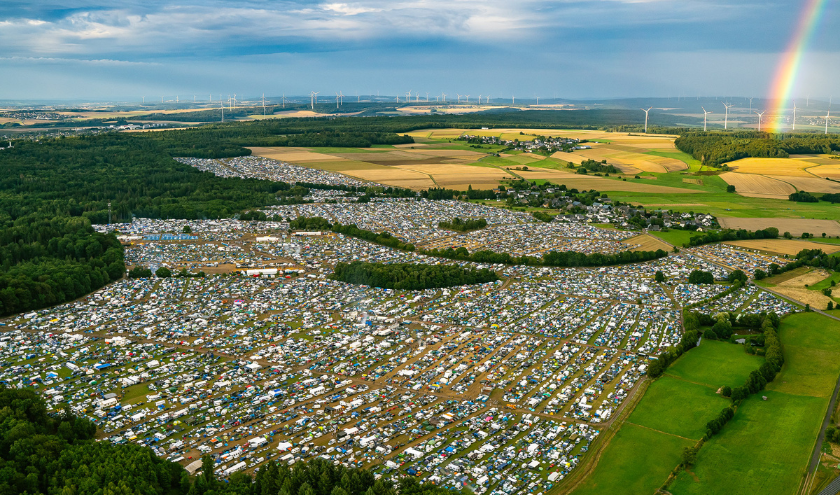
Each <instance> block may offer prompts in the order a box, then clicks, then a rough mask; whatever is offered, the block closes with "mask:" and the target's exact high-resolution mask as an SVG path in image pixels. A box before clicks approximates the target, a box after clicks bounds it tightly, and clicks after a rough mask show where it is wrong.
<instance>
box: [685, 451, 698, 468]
mask: <svg viewBox="0 0 840 495" xmlns="http://www.w3.org/2000/svg"><path fill="white" fill-rule="evenodd" d="M695 462H697V447H686V448H684V449H683V453H682V465H683V466H685V467H689V466H693V465H694V463H695Z"/></svg>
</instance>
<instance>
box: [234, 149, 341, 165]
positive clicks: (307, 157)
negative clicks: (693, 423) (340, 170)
mask: <svg viewBox="0 0 840 495" xmlns="http://www.w3.org/2000/svg"><path fill="white" fill-rule="evenodd" d="M248 149H250V150H251V154H253V155H254V156H263V157H265V158H271V159H273V160H279V161H281V162H291V163H298V162H314V161H336V160H342V159H343V158H342V157H340V156H338V155H327V154H325V153H318V152H315V151H312V150H309V149H307V148H286V147H279V148H248Z"/></svg>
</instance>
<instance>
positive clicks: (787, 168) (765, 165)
mask: <svg viewBox="0 0 840 495" xmlns="http://www.w3.org/2000/svg"><path fill="white" fill-rule="evenodd" d="M726 165H728V166H729V167H730V168H731V169H732V170H733V171H735V172H738V173H741V174H761V175H785V176H792V177H813V175H811V174H810V173H809V172H808V171H807V170H805V169H807V168H809V167H813V166H814V164H813V163H811V162H807V161H805V160H798V159H795V158H742V159H740V160H735V161H734V162H729V163H727V164H726ZM736 187H737V186H736Z"/></svg>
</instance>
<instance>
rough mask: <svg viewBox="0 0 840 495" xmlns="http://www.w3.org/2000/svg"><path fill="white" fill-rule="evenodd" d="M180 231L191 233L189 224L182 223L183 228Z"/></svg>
mask: <svg viewBox="0 0 840 495" xmlns="http://www.w3.org/2000/svg"><path fill="white" fill-rule="evenodd" d="M182 231H183V232H184V233H185V234H192V229H191V228H190V226H189V225H184V228H183V229H182Z"/></svg>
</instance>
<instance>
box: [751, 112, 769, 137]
mask: <svg viewBox="0 0 840 495" xmlns="http://www.w3.org/2000/svg"><path fill="white" fill-rule="evenodd" d="M765 112H766V110H765ZM753 113H754V114H756V115H758V132H761V117H763V116H764V112H761V113H759V112H757V111H753Z"/></svg>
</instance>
